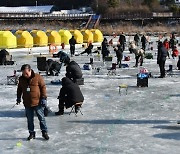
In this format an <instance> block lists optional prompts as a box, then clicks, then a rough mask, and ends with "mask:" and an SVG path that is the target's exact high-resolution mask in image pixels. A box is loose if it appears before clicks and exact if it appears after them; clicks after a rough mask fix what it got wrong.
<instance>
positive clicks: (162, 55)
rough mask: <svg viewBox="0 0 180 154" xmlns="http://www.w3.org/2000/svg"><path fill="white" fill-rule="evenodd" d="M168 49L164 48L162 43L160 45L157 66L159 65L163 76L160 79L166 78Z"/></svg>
mask: <svg viewBox="0 0 180 154" xmlns="http://www.w3.org/2000/svg"><path fill="white" fill-rule="evenodd" d="M167 55H168V53H167V49H166V48H165V47H164V46H163V43H162V42H159V43H158V55H157V64H159V68H160V73H161V75H160V76H159V77H158V78H164V77H165V62H166V57H167Z"/></svg>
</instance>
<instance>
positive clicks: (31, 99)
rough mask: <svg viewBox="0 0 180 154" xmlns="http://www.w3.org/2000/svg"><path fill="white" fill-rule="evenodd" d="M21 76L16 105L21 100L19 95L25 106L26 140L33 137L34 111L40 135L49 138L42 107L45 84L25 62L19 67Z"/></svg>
mask: <svg viewBox="0 0 180 154" xmlns="http://www.w3.org/2000/svg"><path fill="white" fill-rule="evenodd" d="M21 71H22V76H21V77H20V78H19V84H18V88H17V103H16V104H17V105H18V104H20V102H21V96H22V99H23V104H24V106H25V111H26V117H27V123H28V130H29V133H30V135H29V137H28V138H27V139H28V140H31V139H35V131H34V111H35V112H36V114H37V117H38V119H39V122H40V128H41V131H42V137H43V138H44V139H46V140H48V139H49V136H48V134H47V126H46V121H45V118H44V107H45V106H46V98H47V96H46V85H45V82H44V80H43V78H42V77H41V76H40V75H39V74H36V73H34V71H33V70H32V69H31V66H30V65H29V64H25V65H23V66H22V67H21Z"/></svg>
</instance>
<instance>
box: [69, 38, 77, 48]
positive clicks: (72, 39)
mask: <svg viewBox="0 0 180 154" xmlns="http://www.w3.org/2000/svg"><path fill="white" fill-rule="evenodd" d="M69 44H70V46H75V44H76V40H75V39H74V38H71V39H70V40H69Z"/></svg>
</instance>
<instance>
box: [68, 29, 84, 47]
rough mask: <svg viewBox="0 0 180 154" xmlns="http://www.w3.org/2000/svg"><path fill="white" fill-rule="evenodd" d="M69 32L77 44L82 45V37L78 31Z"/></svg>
mask: <svg viewBox="0 0 180 154" xmlns="http://www.w3.org/2000/svg"><path fill="white" fill-rule="evenodd" d="M70 32H71V34H72V35H73V36H74V38H75V40H76V42H77V43H78V44H82V43H83V35H82V33H81V32H80V31H79V30H70Z"/></svg>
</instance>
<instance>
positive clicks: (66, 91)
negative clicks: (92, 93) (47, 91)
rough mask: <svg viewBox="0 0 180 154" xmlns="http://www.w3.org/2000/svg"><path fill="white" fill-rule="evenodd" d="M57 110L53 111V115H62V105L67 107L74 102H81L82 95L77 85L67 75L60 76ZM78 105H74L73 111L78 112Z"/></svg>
mask: <svg viewBox="0 0 180 154" xmlns="http://www.w3.org/2000/svg"><path fill="white" fill-rule="evenodd" d="M58 99H59V111H58V112H55V115H63V114H64V107H66V109H67V108H69V107H72V106H73V105H75V104H76V103H80V102H81V103H83V101H84V97H83V95H82V93H81V90H80V88H79V86H78V85H77V84H75V83H73V81H72V80H70V79H69V78H67V77H64V78H62V88H61V89H60V92H59V96H58ZM78 108H79V106H75V112H76V113H77V112H78Z"/></svg>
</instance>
